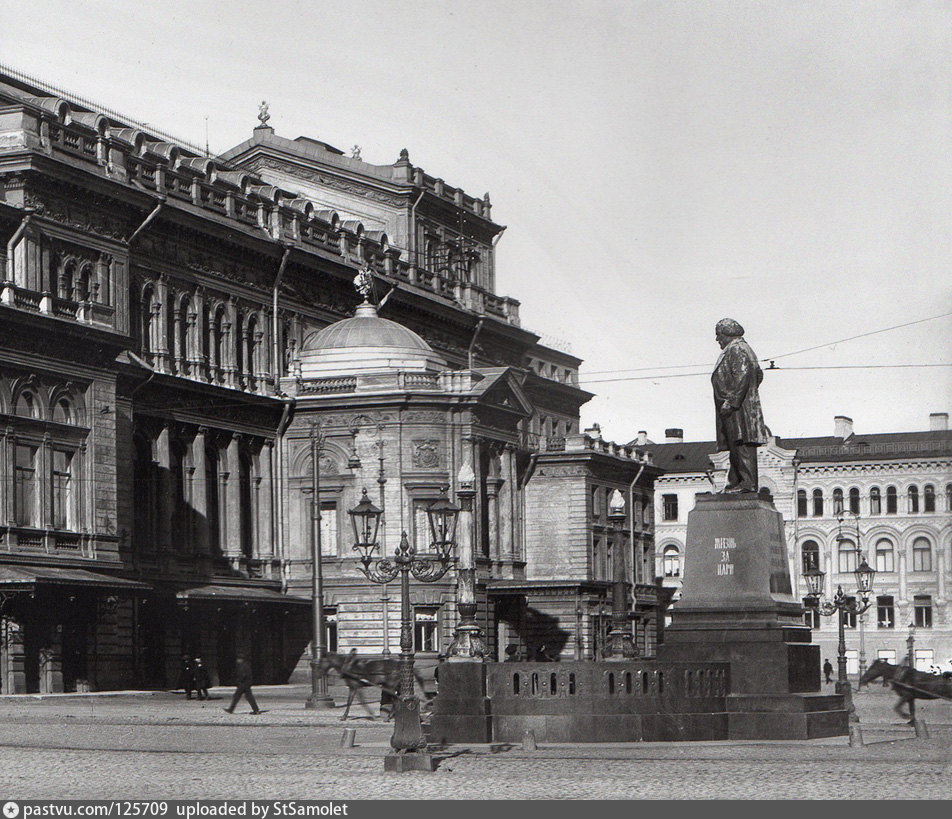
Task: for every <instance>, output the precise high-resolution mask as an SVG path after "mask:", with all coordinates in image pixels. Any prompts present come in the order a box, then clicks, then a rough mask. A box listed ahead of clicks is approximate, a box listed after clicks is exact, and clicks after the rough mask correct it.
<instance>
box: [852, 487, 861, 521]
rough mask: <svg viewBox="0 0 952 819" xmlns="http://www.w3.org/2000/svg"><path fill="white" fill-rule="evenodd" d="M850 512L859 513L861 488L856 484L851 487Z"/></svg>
mask: <svg viewBox="0 0 952 819" xmlns="http://www.w3.org/2000/svg"><path fill="white" fill-rule="evenodd" d="M850 513H851V514H854V515H858V514H859V489H857V488H856V487H855V486H854V487H853V488H852V489H850Z"/></svg>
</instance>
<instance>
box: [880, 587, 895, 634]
mask: <svg viewBox="0 0 952 819" xmlns="http://www.w3.org/2000/svg"><path fill="white" fill-rule="evenodd" d="M876 625H878V626H879V628H895V627H896V608H895V606H894V605H893V599H892V597H888V596H885V595H883V596H881V597H877V598H876Z"/></svg>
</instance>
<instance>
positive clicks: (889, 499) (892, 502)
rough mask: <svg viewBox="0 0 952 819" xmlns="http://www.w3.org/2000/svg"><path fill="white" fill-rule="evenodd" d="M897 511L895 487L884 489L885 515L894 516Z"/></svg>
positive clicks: (897, 502) (897, 503)
mask: <svg viewBox="0 0 952 819" xmlns="http://www.w3.org/2000/svg"><path fill="white" fill-rule="evenodd" d="M898 509H899V501H898V496H897V494H896V487H895V486H887V487H886V514H887V515H895V514H896V512H897V511H898Z"/></svg>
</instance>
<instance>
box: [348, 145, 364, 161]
mask: <svg viewBox="0 0 952 819" xmlns="http://www.w3.org/2000/svg"><path fill="white" fill-rule="evenodd" d="M350 158H351V159H357V160H360V161H363V160H362V159H361V156H360V146H359V145H355V146H354V147H353V148H351V149H350Z"/></svg>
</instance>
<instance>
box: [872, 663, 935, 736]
mask: <svg viewBox="0 0 952 819" xmlns="http://www.w3.org/2000/svg"><path fill="white" fill-rule="evenodd" d="M877 677H882V678H883V679H884V680H886V681H887V682H889V683H890V685H892V689H893V691H895V692H896V694H898V695H899V702H897V703H896V705H895V707H894V710H895V712H896V713H897V714H899V716H900V717H902V718H903V719H907V720H909V724H910V725H912V724H914V723H915V721H916V700H949V699H952V680H949V679H946V678H945V677H940V676H937V675H935V674H929V673H927V672H925V671H917V670H916V669H914V668H911V667H909V666H907V665H893V664H892V663H887V662H886V661H885V660H875V661H874V662H873V664H872V665H870V667H869V668H867V669H866V673H865V674H863V676H862V677H860V680H859V684H860V685H863V684H864V683H868V682H872V681H873V680H875V679H876V678H877ZM907 703H908V705H909V713H908V714H906V713H904V712H903V706H904V705H906V704H907Z"/></svg>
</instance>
